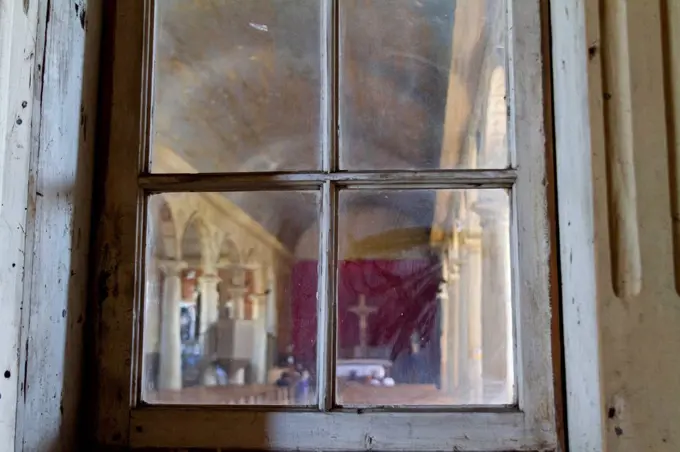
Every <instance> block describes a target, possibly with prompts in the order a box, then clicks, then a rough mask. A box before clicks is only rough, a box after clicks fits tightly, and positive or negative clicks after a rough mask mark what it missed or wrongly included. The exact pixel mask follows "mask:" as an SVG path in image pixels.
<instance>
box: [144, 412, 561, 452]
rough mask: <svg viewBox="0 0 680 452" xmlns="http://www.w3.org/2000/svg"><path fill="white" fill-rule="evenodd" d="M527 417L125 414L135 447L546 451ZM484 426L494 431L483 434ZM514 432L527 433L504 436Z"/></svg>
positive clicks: (544, 436)
mask: <svg viewBox="0 0 680 452" xmlns="http://www.w3.org/2000/svg"><path fill="white" fill-rule="evenodd" d="M526 420H527V418H526V416H525V415H524V414H522V413H519V412H517V413H449V414H442V413H437V414H425V413H420V414H415V413H365V414H357V413H356V412H353V413H330V414H320V413H313V412H288V413H282V412H270V413H265V412H259V413H258V412H249V413H244V412H229V411H224V410H210V409H201V410H197V409H139V410H135V411H133V414H132V429H131V434H132V437H131V444H132V446H133V447H135V448H137V447H151V446H157V445H159V444H172V445H173V446H172V447H194V448H211V447H212V448H214V447H224V448H230V449H232V448H234V449H254V450H323V451H331V450H333V451H335V450H337V451H347V450H384V451H414V450H456V448H458V449H459V450H480V451H481V450H483V451H489V452H491V451H507V450H527V451H528V450H541V451H542V450H549V447H550V444H551V440H550V433H546V432H544V431H527V428H528V426H527V425H526V424H525V421H526ZM177 425H182V426H183V428H181V429H180V428H176V426H177ZM443 431H445V432H446V434H445V435H442V432H443ZM490 431H493V432H494V434H493V435H489V434H488V433H489V432H490ZM518 434H520V436H522V437H524V438H526V439H523V440H519V441H517V440H510V439H509V438H517V437H518Z"/></svg>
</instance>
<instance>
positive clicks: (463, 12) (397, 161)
mask: <svg viewBox="0 0 680 452" xmlns="http://www.w3.org/2000/svg"><path fill="white" fill-rule="evenodd" d="M505 14H506V11H505V1H504V0H457V1H454V0H372V1H365V0H340V24H339V26H340V29H339V34H340V43H339V48H340V52H339V53H340V57H339V58H340V59H339V62H338V64H339V68H340V70H339V72H340V86H339V96H340V98H339V105H340V107H339V108H340V113H339V122H340V166H341V168H342V169H349V170H388V169H402V170H409V169H453V168H504V167H506V166H507V164H508V146H507V143H506V139H505V129H506V122H507V112H506V110H507V109H506V101H505V94H506V85H505V50H504V48H505V37H506V28H507V25H506V20H505ZM475 128H477V130H475ZM491 128H493V130H490V129H491Z"/></svg>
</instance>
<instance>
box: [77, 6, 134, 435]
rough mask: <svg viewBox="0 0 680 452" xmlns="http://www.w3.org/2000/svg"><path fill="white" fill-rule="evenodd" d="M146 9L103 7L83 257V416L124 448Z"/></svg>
mask: <svg viewBox="0 0 680 452" xmlns="http://www.w3.org/2000/svg"><path fill="white" fill-rule="evenodd" d="M146 6H147V2H145V1H135V0H125V1H117V2H110V4H108V5H107V8H106V10H105V17H106V27H107V28H106V33H105V35H104V42H105V47H104V48H105V49H107V52H110V54H107V62H108V64H107V65H105V66H104V68H103V75H102V76H103V78H104V83H105V85H106V86H104V87H103V89H102V98H103V99H104V101H103V102H102V104H101V106H100V109H101V110H100V111H101V113H102V114H103V115H104V116H105V120H103V121H102V124H103V127H102V128H101V129H100V131H101V133H102V136H101V140H102V141H103V143H101V144H102V149H105V151H104V152H102V153H101V154H99V155H98V161H97V167H98V168H97V173H98V174H97V180H98V185H97V187H96V191H97V193H99V196H100V197H99V199H98V200H97V203H96V204H97V206H98V208H97V210H96V211H95V212H94V214H93V215H94V220H93V221H94V223H93V224H96V225H97V231H96V237H95V239H94V241H93V249H92V251H93V252H92V257H91V261H92V262H93V265H94V269H93V270H94V275H93V277H92V284H91V286H92V297H93V299H94V300H96V302H95V303H93V304H92V306H91V307H92V312H91V314H90V319H89V320H90V321H91V322H92V330H93V334H94V336H95V341H96V342H95V344H94V346H93V347H92V350H90V353H89V360H90V363H91V365H93V366H95V367H94V371H93V373H92V375H91V379H92V380H91V382H92V386H91V388H92V394H91V397H92V401H93V402H92V403H93V407H92V409H93V410H94V413H95V415H96V416H95V417H93V418H92V419H90V422H92V427H93V428H92V429H90V431H91V432H93V436H94V438H93V440H94V441H95V442H96V444H97V445H102V446H124V445H126V444H127V442H128V435H129V409H130V406H131V405H132V403H133V392H134V388H133V386H132V375H133V369H134V367H133V362H132V358H133V349H134V345H133V333H134V328H133V325H134V324H135V316H134V311H135V302H137V301H139V297H138V295H139V286H138V285H137V284H138V283H137V280H136V278H140V277H141V273H140V268H139V263H138V262H136V261H135V257H136V256H137V251H138V246H139V241H138V238H139V237H143V234H142V233H143V229H141V227H140V226H141V224H140V223H139V220H140V218H142V216H141V214H142V212H141V211H140V205H141V202H140V196H139V195H140V193H139V190H138V188H137V174H138V172H139V166H140V165H139V161H140V158H141V156H142V155H143V154H144V152H143V148H142V143H143V142H144V141H145V140H143V139H141V137H142V130H144V129H143V124H144V121H143V118H142V114H141V112H142V111H143V108H142V99H143V93H144V90H143V89H142V86H143V83H142V80H143V71H142V68H143V63H144V61H145V60H144V35H143V32H144V26H143V24H144V19H145V12H146ZM109 46H110V47H109ZM109 71H110V72H109ZM140 255H141V254H140ZM140 279H141V278H140Z"/></svg>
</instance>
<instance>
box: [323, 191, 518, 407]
mask: <svg viewBox="0 0 680 452" xmlns="http://www.w3.org/2000/svg"><path fill="white" fill-rule="evenodd" d="M508 217H509V200H508V195H507V193H506V192H505V191H504V190H408V191H378V192H366V191H343V192H341V194H340V211H339V238H338V242H339V243H338V246H339V250H338V258H339V263H338V292H337V293H338V294H337V296H338V330H337V334H338V341H337V343H338V362H337V374H336V375H337V400H338V403H339V404H341V405H345V406H356V405H362V406H365V405H410V406H414V405H420V406H424V405H469V404H475V405H478V404H479V405H482V404H483V405H505V404H511V403H512V402H513V401H514V399H515V391H514V373H513V362H514V359H513V335H512V323H511V322H512V320H511V319H512V315H511V310H512V308H511V288H510V286H511V284H510V279H511V278H510V249H509V248H510V228H509V221H508Z"/></svg>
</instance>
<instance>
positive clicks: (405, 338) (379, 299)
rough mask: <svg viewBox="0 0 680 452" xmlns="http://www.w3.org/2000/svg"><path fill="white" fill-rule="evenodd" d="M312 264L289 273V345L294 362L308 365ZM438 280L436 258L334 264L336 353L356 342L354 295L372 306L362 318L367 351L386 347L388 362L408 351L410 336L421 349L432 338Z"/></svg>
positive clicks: (312, 337) (312, 352) (312, 338)
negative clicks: (388, 356)
mask: <svg viewBox="0 0 680 452" xmlns="http://www.w3.org/2000/svg"><path fill="white" fill-rule="evenodd" d="M317 267H318V264H317V261H301V262H298V263H297V264H296V265H295V266H294V268H293V272H292V300H291V303H292V312H291V314H292V322H293V328H292V332H293V334H292V341H293V353H294V355H295V356H296V358H297V360H298V361H301V362H304V363H309V364H311V363H313V362H314V358H315V356H316V292H317ZM440 281H441V266H440V263H439V261H438V260H434V259H433V260H426V259H419V260H356V261H341V262H340V263H339V265H338V328H339V340H338V346H339V348H340V350H343V349H345V350H347V349H351V348H353V347H355V346H358V345H360V344H359V336H360V335H359V331H360V329H359V317H358V316H357V315H356V314H354V313H352V312H350V311H349V308H351V307H353V306H356V305H357V303H358V301H359V297H360V296H361V295H363V296H365V299H366V305H367V306H371V307H375V308H377V311H376V312H374V313H373V314H371V315H369V316H368V318H367V325H368V328H367V340H368V344H367V345H368V346H370V347H387V348H388V350H389V351H390V359H394V358H395V357H396V356H397V355H399V354H400V353H402V352H404V351H406V350H408V349H409V347H410V339H411V337H412V335H413V333H417V334H418V336H419V337H420V342H421V345H422V346H426V345H427V343H429V342H430V341H431V340H433V339H435V340H438V338H437V337H435V336H436V334H437V326H436V313H437V290H438V287H439V283H440Z"/></svg>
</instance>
